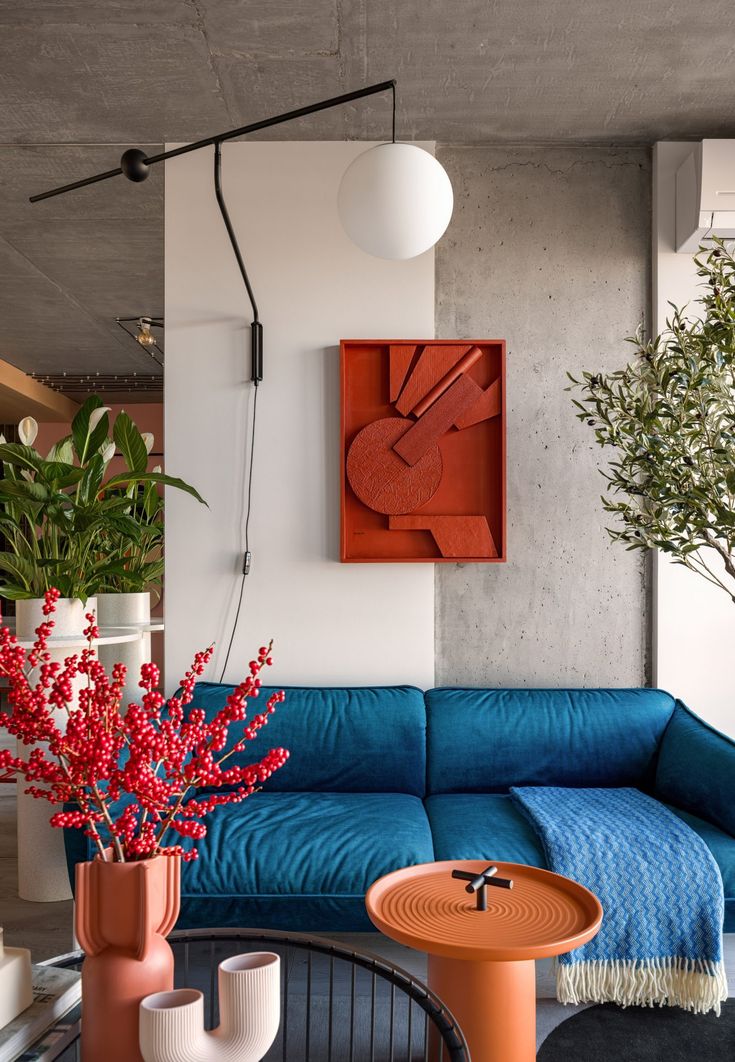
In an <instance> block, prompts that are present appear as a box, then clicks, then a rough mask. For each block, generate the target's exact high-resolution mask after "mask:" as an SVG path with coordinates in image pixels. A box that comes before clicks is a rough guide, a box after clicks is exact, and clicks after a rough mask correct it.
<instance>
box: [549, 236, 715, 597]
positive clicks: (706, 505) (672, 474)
mask: <svg viewBox="0 0 735 1062" xmlns="http://www.w3.org/2000/svg"><path fill="white" fill-rule="evenodd" d="M695 263H696V266H697V272H698V275H699V277H700V278H701V280H702V287H703V294H702V297H701V299H700V300H699V304H700V307H701V317H699V318H696V319H691V320H690V319H688V318H687V317H686V315H685V311H684V310H681V309H676V308H675V307H674V308H673V314H672V317H671V319H670V321H668V322H667V329H666V331H665V332H664V333H663V334H662V335H660V336H657V337H656V338H655V339H652V340H650V341H646V340H645V338H644V336H643V333H642V331H639V333H638V334H637V335H636V336H635V337H634V338H633V339H632V340H631V342H632V343H633V344H634V345H635V348H636V353H635V357H634V359H633V360H632V361H631V363H630V364H629V365H627V366H626V367H625V368H624V369H621V370H620V371H618V372H614V373H611V374H609V375H607V376H603V375H600V374H593V373H589V372H585V373H583V374H582V379H581V380H577V379H575V378H574V377H572V376H570V377H569V378H570V380H571V382H572V387H571V388H569V390H576V391H577V392H578V393H579V394H580V400H575V402H574V404H575V406H576V407H577V410H578V413H577V416H578V417H579V419H580V420H581V421H583V422H584V423H586V424H587V425H589V427H590V428H593V429H594V432H595V437H596V439H597V442H598V443H599V444H600V446H602V447H605V448H608V449H611V450H612V455H611V460H610V461H609V463H608V465H607V468H606V469H604V470H602V474H603V476H604V477H605V479H606V480H607V491H606V494H605V495H603V497H602V504H603V507H604V509H605V511H606V512H608V513H610V514H611V515H614V516H615V517H616V518H617V520H616V523H615V526H613V527H611V528H608V533H609V535H610V537H611V538H612V539H613V540H614V541H616V542H622V543H623V544H624V545H625V546H626V548H627V549H629V550H635V549H660V550H661V551H662V552H663V553H666V554H667V555H668V556H669V557H670V558H671V559H672V560H673V562H674V563H675V564H682V565H685V566H686V567H687V568H689V569H690V570H691V571H693V572H696V573H697V574H698V575H700V576H701V577H702V578H703V579H706V580H707V581H708V582H710V583H712V584H713V585H714V586H716V587H717V588H718V589H720V590H722V591H723V592H724V593H726V594H728V596H729V597H730V598H731V599H732V600H733V601H734V602H735V258H733V255H732V254H731V253H730V251H729V250H728V248H727V247H726V246H725V244H724V243H723V242H722V241H719V240H716V241H714V247H713V248H711V249H709V250H705V249H700V252H699V254H698V256H697V257H696V258H695Z"/></svg>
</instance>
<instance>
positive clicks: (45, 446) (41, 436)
mask: <svg viewBox="0 0 735 1062" xmlns="http://www.w3.org/2000/svg"><path fill="white" fill-rule="evenodd" d="M123 409H124V410H125V412H126V413H127V414H128V416H129V417H130V418H131V419H132V420H133V421H134V423H135V425H136V426H137V428H138V430H139V431H141V432H143V431H149V432H151V433H152V434H153V438H154V442H153V450H152V451H151V454H150V457H149V459H148V468H149V469H150V470H152V469H153V468H155V467H156V465H160V466H161V467H162V468H165V467H166V466H165V463H164V457H163V454H164V446H163V403H162V402H139V403H126V404H125V405H111V406H110V418H111V419H113V418H114V417H115V416H117V414H118V413H120V412H121V410H123ZM70 431H71V426H70V425H69V424H39V425H38V436H37V437H36V442H35V444H34V445H35V447H36V449H37V450H38V451H39V453H41V454H44V455H45V454H47V453H48V452H49V450H50V449H51V447H52V446H53V445H54V443H57V442H58V441H59V439H63V438H64V436H65V435H68V434H69V432H70ZM124 471H125V464H124V462H123V460H122V458H120V457H114V458H113V459H112V461H111V462H110V465H109V473H110V475H116V474H117V473H118V472H124ZM152 611H153V614H154V615H155V616H162V615H163V597H161V600H160V601H159V602H158V603H157V604H153V606H152ZM151 656H152V657H153V662H154V663H156V664H158V666H159V668H160V669H161V674H162V675H163V634H161V633H159V634H153V635H152V636H151Z"/></svg>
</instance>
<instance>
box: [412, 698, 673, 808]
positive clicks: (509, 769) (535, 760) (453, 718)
mask: <svg viewBox="0 0 735 1062" xmlns="http://www.w3.org/2000/svg"><path fill="white" fill-rule="evenodd" d="M673 710H674V698H673V697H671V696H670V695H669V694H668V693H663V692H662V691H660V690H644V689H611V690H601V689H590V690H585V689H578V690H555V689H552V690H534V689H521V690H477V689H438V690H430V691H429V692H428V693H427V694H426V714H427V726H428V749H427V760H428V784H427V789H428V792H429V793H462V792H465V793H483V792H485V793H493V792H495V793H502V792H506V791H507V790H508V788H509V787H510V786H513V785H561V786H569V787H572V788H574V787H584V786H630V785H632V786H643V787H644V788H646V787H649V786H650V785H651V784H652V783H653V774H654V769H655V756H656V749H657V747H658V743H659V741H660V739H661V735H662V734H663V732H664V729H665V727H666V724H667V723H668V721H669V719H670V718H671V713H672V712H673Z"/></svg>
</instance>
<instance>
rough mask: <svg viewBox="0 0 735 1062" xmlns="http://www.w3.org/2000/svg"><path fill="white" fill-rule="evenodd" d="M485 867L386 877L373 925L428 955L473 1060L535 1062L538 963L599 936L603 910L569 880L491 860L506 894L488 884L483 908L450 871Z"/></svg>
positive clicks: (446, 866) (379, 886) (373, 906)
mask: <svg viewBox="0 0 735 1062" xmlns="http://www.w3.org/2000/svg"><path fill="white" fill-rule="evenodd" d="M487 866H488V864H487V862H480V861H479V860H465V861H461V862H458V863H455V862H445V863H423V864H421V865H419V866H414V867H406V868H405V869H404V870H397V871H395V872H394V873H392V874H387V875H386V876H385V877H384V878H380V879H379V880H378V881H376V882H375V884H374V885H371V887H370V889H369V890H368V893H367V896H366V899H365V902H366V905H367V911H368V914H369V916H370V919H371V920H372V922H373V923H374V924H375V925H376V926H377V928H378V929H379V930H380V931H381V932H383V933H385V934H386V936H388V937H391V938H392V939H393V940H397V941H399V942H400V943H401V944H407V945H408V946H409V947H411V948H416V949H417V950H418V951H425V952H427V953H428V955H429V985H430V987H431V988H432V989H433V991H434V992H436V994H437V995H438V996H439V998H440V999H442V1000H443V1002H444V1003H446V1005H447V1007H448V1008H449V1009H450V1010H451V1012H452V1014H453V1015H454V1017H455V1018H456V1019H457V1021H458V1022H459V1025H460V1028H461V1029H462V1032H463V1033H464V1035H465V1039H466V1040H467V1044H468V1046H469V1049H470V1056H471V1058H472V1062H533V1060H534V1059H535V1058H536V972H535V960H536V959H543V958H547V957H548V956H550V955H561V954H563V953H564V952H567V951H573V950H574V948H579V947H581V946H582V944H585V943H586V942H587V941H588V940H591V939H592V937H594V935H595V934H596V933H597V931H598V930H599V928H600V923H601V922H602V905H601V904H600V901H599V900H598V899H597V897H596V896H595V895H594V894H593V893H591V892H590V891H589V889H585V888H584V887H583V886H582V885H578V884H577V883H576V882H575V881H571V880H570V879H569V878H564V877H562V876H561V875H559V874H552V873H551V872H550V871H548V870H540V869H538V868H537V867H527V866H523V865H522V864H520V863H493V864H492V866H493V867H497V876H498V877H499V878H505V879H512V881H513V887H512V889H507V888H495V887H488V888H487V889H486V901H487V910H485V911H481V910H478V909H477V900H476V896H475V895H468V893H467V891H466V888H465V886H466V882H464V881H460V880H457V879H455V878H453V877H452V871H454V870H458V871H462V872H465V874H467V875H469V874H475V875H480V874H481V873H482V871H483V870H485V869H486V868H487Z"/></svg>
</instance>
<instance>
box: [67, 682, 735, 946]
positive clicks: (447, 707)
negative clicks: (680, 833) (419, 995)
mask: <svg viewBox="0 0 735 1062" xmlns="http://www.w3.org/2000/svg"><path fill="white" fill-rule="evenodd" d="M231 689H232V687H230V686H223V685H218V684H213V683H199V685H198V686H197V689H196V693H195V698H194V705H195V706H197V707H200V708H203V709H205V711H206V712H207V713H208V714H212V713H214V712H216V711H217V710H218V709H219V708H220V707H221V706H222V704H223V703H224V699H225V698H226V696H227V695H228V693H229V692H230V691H231ZM263 692H264V694H267V692H268V691H263ZM278 745H283V746H286V747H287V748H289V749H290V750H291V759H290V760H289V761H288V763H287V764H286V765H285V766H284V767H283V768H282V769H281V770H280V771H278V772H277V773H276V774H275V775H274V776H273V777H272V778H271V779H270V780H269V781H268V782H267V783H266V785H265V786H264V789H263V791H262V792H258V793H256V794H254V795H253V796H252V797H250V798H249V799H248V800H246V801H244V803H242V804H237V805H230V806H226V807H222V808H219V809H218V810H217V811H215V812H214V813H213V814H212V815H211V816H210V818H209V819H208V829H209V832H208V835H207V837H206V838H205V839H204V840H203V841H200V842H198V848H199V853H200V855H199V859H198V861H196V862H194V863H190V864H188V865H187V866H186V867H185V868H184V871H183V881H182V907H181V916H180V920H179V927H180V928H183V927H187V928H188V927H198V926H201V927H204V926H227V925H240V926H263V927H268V928H274V929H299V930H306V931H309V930H314V931H317V930H321V931H333V932H337V931H359V930H369V929H371V928H372V927H371V924H370V922H369V921H368V919H367V916H366V914H365V908H364V902H363V897H364V895H365V891H366V889H367V888H368V886H369V885H370V884H371V882H373V881H374V880H375V879H376V878H378V877H380V876H381V875H382V874H385V873H387V872H388V871H390V870H394V869H396V868H397V867H402V866H407V865H409V864H412V863H423V862H428V861H431V860H434V859H487V860H488V861H489V860H492V859H498V860H509V861H513V862H519V863H530V864H533V865H536V866H544V865H545V860H544V854H543V851H542V849H541V846H540V843H539V841H538V839H537V837H536V835H535V833H534V832H533V830H532V828H531V827H530V825H529V824H528V822H527V821H526V820H525V818H523V817H522V816H521V815H520V814H519V812H518V811H517V810H516V808H515V806H514V804H513V802H512V800H511V798H510V797H509V796H508V789H509V787H510V786H512V785H561V786H575V787H578V786H583V787H585V786H595V787H601V786H602V787H606V786H609V787H617V786H636V787H639V788H640V789H642V790H644V791H645V792H647V793H649V794H651V795H652V796H654V797H656V798H657V799H659V800H661V801H662V802H663V803H665V804H666V805H667V806H668V807H670V808H671V809H672V810H673V811H674V812H675V813H676V814H677V815H679V816H680V817H681V818H682V819H684V820H685V821H686V822H687V823H688V824H689V825H690V826H691V827H692V829H693V830H695V831H696V832H697V833H698V834H700V836H701V837H702V838H703V839H704V841H705V842H706V843H707V845H708V846H709V848H710V849H711V851H712V853H713V855H714V857H715V859H716V860H717V863H718V865H719V867H720V870H721V873H722V877H723V881H724V886H725V896H726V912H727V914H726V927H725V928H726V931H727V932H735V742H733V741H731V740H730V739H729V738H727V737H725V736H724V735H722V734H719V733H718V732H717V731H715V730H713V729H712V728H711V727H709V726H708V725H707V724H706V723H704V722H702V721H701V720H700V719H698V718H697V716H695V715H694V714H692V713H691V712H690V711H689V709H688V708H686V707H685V706H684V705H683V704H682V703H681V702H679V701H677V700H675V699H674V698H673V697H671V696H670V695H669V694H668V693H664V692H662V691H660V690H647V689H610V690H602V689H590V690H582V689H574V690H487V689H435V690H429V691H428V692H427V693H423V692H421V691H420V690H418V689H414V688H412V687H408V686H394V687H361V688H353V689H348V688H297V687H291V688H289V689H287V691H286V701H285V703H283V704H281V705H279V706H278V709H277V711H276V714H275V716H273V717H272V718H271V720H270V722H269V724H268V726H267V728H266V729H265V730H262V731H261V732H260V734H259V736H258V739H257V741H256V742H255V744H254V745H251V746H250V748H249V750H248V752H249V755H248V756H247V757H246V758H247V760H248V761H249V760H251V759H253V758H255V756H256V755H257V753H258V751H259V750H260V754H262V753H263V752H264V751H265V750H266V749H267V748H271V747H273V746H278ZM67 854H68V858H69V862H70V869H71V864H73V863H74V862H76V861H78V860H79V859H85V858H89V854H90V853H89V852H88V850H87V847H86V842H85V841H84V839H83V838H81V837H80V834H79V831H67Z"/></svg>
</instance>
